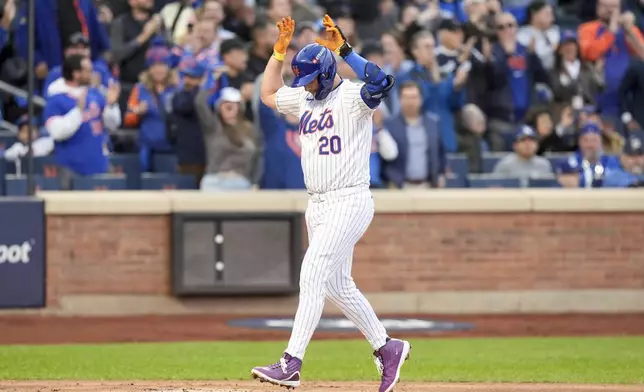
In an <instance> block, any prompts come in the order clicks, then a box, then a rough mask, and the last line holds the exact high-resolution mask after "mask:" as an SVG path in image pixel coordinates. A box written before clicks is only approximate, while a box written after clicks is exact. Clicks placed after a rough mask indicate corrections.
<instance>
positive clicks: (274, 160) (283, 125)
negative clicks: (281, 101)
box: [257, 102, 305, 189]
mask: <svg viewBox="0 0 644 392" xmlns="http://www.w3.org/2000/svg"><path fill="white" fill-rule="evenodd" d="M258 105H259V107H258V114H259V115H258V118H257V120H258V122H259V127H260V130H261V132H262V135H263V137H264V172H263V175H262V179H261V182H260V187H261V188H262V189H304V188H305V186H304V174H303V173H302V162H301V159H300V154H301V146H300V134H299V125H298V124H293V123H289V122H288V121H286V119H285V118H284V116H282V115H280V114H279V113H277V112H276V111H274V110H273V109H271V108H269V107H268V106H266V105H264V103H263V102H259V104H258Z"/></svg>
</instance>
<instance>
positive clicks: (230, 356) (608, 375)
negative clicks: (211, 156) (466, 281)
mask: <svg viewBox="0 0 644 392" xmlns="http://www.w3.org/2000/svg"><path fill="white" fill-rule="evenodd" d="M412 345H413V351H412V358H411V362H409V363H408V364H407V365H406V366H405V372H404V379H405V380H407V381H412V380H414V381H490V382H565V383H620V384H621V383H623V384H643V383H644V337H628V338H626V337H624V338H621V337H620V338H617V337H616V338H529V339H444V340H442V339H431V340H422V339H417V340H412ZM284 347H285V342H264V343H256V342H252V343H251V342H209V343H164V344H147V343H141V344H106V345H70V346H56V345H52V346H0V379H5V380H6V379H11V380H26V379H30V380H34V379H48V380H53V379H77V380H235V379H248V378H249V371H250V369H251V368H252V367H253V366H257V365H264V364H268V363H270V362H274V361H275V360H276V358H277V357H278V356H279V354H280V353H281V352H282V350H283V349H284ZM370 352H371V349H370V347H369V346H368V344H367V343H366V342H365V341H363V340H350V341H347V340H343V341H315V342H313V343H312V344H311V346H310V347H309V350H308V352H307V356H306V362H305V369H304V372H305V373H304V375H305V377H306V379H307V380H375V379H376V378H377V377H376V370H375V366H374V365H373V362H372V360H371V357H370Z"/></svg>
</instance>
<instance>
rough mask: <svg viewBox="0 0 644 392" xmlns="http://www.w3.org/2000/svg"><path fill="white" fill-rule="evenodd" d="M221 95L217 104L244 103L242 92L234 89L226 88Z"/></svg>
mask: <svg viewBox="0 0 644 392" xmlns="http://www.w3.org/2000/svg"><path fill="white" fill-rule="evenodd" d="M220 94H221V95H220V96H219V99H218V100H217V103H218V104H219V103H221V102H236V103H240V102H241V101H242V96H241V92H239V90H237V89H236V88H234V87H224V88H222V89H221V93H220Z"/></svg>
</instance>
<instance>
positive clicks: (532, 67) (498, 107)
mask: <svg viewBox="0 0 644 392" xmlns="http://www.w3.org/2000/svg"><path fill="white" fill-rule="evenodd" d="M496 28H497V36H498V39H499V42H498V43H496V44H494V46H493V47H492V53H491V59H490V68H489V70H490V71H491V72H490V75H488V82H489V84H490V85H489V90H488V96H487V97H488V99H489V103H488V105H487V113H488V116H489V118H490V122H489V124H488V129H489V130H490V132H491V134H490V142H491V147H492V149H493V150H495V151H503V150H504V148H505V142H504V139H503V134H506V133H513V132H514V131H515V130H516V126H517V125H516V124H518V123H521V122H522V121H523V119H524V117H525V114H526V113H527V111H528V109H529V108H530V106H531V104H532V101H533V98H534V95H535V89H534V86H535V83H544V84H549V83H550V78H549V75H548V74H547V73H546V70H545V69H544V68H543V65H542V64H541V60H539V58H538V57H537V56H536V55H535V53H534V48H533V47H525V46H523V45H521V44H520V43H518V42H517V22H516V20H515V19H514V16H512V15H511V14H508V13H503V14H501V15H498V16H497V18H496Z"/></svg>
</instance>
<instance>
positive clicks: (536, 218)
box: [47, 213, 644, 306]
mask: <svg viewBox="0 0 644 392" xmlns="http://www.w3.org/2000/svg"><path fill="white" fill-rule="evenodd" d="M47 231H48V232H47V241H48V250H47V259H48V271H47V278H48V302H49V305H50V306H52V305H53V306H56V304H57V303H58V302H57V301H58V298H59V297H60V296H61V295H65V294H153V295H154V294H156V295H163V294H167V293H169V291H170V219H169V217H168V216H114V215H110V216H105V217H101V216H56V215H54V216H48V218H47ZM354 276H355V278H356V281H357V282H358V284H359V285H360V287H361V289H362V290H364V291H365V292H380V291H411V292H420V291H431V290H510V289H566V288H575V289H581V288H644V214H642V213H602V214H592V213H559V214H548V213H505V214H424V215H410V214H378V215H376V218H375V219H374V222H373V224H372V225H371V228H370V229H369V231H368V232H367V234H366V236H365V237H364V238H363V239H362V241H361V242H360V243H359V245H358V247H357V249H356V253H355V258H354Z"/></svg>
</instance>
